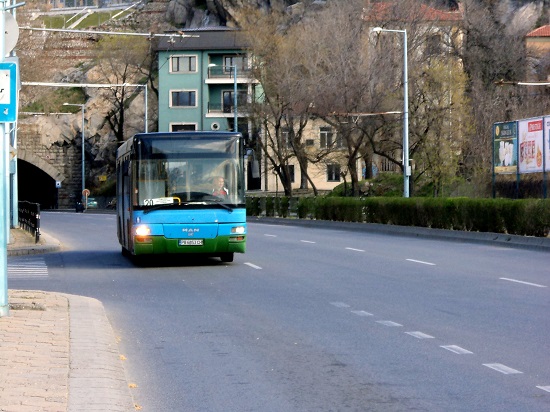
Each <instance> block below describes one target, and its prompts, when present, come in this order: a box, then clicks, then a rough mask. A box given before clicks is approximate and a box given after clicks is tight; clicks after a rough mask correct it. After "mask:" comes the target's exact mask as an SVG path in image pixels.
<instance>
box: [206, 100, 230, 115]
mask: <svg viewBox="0 0 550 412" xmlns="http://www.w3.org/2000/svg"><path fill="white" fill-rule="evenodd" d="M233 107H234V106H233V104H222V103H210V102H209V103H208V113H233Z"/></svg>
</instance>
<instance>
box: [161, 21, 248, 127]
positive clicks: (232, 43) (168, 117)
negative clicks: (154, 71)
mask: <svg viewBox="0 0 550 412" xmlns="http://www.w3.org/2000/svg"><path fill="white" fill-rule="evenodd" d="M245 50H246V44H245V43H244V42H243V41H242V40H241V37H240V36H239V32H238V30H234V29H229V28H215V29H212V28H209V29H202V30H201V29H199V30H189V31H184V32H179V33H175V34H174V37H163V38H162V39H161V40H160V42H159V45H158V59H159V62H158V66H159V124H158V128H159V131H163V132H175V131H183V130H231V131H233V130H239V131H240V132H241V133H243V135H244V136H245V137H248V120H247V116H246V113H245V111H244V109H245V107H246V102H247V101H248V99H249V96H252V95H253V93H254V90H253V89H254V84H255V82H254V81H253V80H251V79H250V77H249V72H250V68H249V67H250V66H249V61H248V57H247V54H246V51H245ZM235 92H236V94H235ZM239 106H240V107H241V110H239ZM235 122H236V123H237V125H235Z"/></svg>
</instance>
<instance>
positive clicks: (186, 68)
mask: <svg viewBox="0 0 550 412" xmlns="http://www.w3.org/2000/svg"><path fill="white" fill-rule="evenodd" d="M196 72H197V56H171V57H170V73H196Z"/></svg>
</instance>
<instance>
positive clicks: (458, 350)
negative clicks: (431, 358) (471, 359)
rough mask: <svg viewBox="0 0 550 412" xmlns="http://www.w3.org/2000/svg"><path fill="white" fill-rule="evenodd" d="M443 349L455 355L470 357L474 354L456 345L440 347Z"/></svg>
mask: <svg viewBox="0 0 550 412" xmlns="http://www.w3.org/2000/svg"><path fill="white" fill-rule="evenodd" d="M441 347H442V348H443V349H447V350H448V351H451V352H453V353H456V354H457V355H470V354H472V353H474V352H470V351H469V350H467V349H464V348H461V347H460V346H456V345H444V346H441Z"/></svg>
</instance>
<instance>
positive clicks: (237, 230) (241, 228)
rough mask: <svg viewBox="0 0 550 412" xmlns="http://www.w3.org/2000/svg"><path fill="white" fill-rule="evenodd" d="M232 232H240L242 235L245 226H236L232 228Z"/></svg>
mask: <svg viewBox="0 0 550 412" xmlns="http://www.w3.org/2000/svg"><path fill="white" fill-rule="evenodd" d="M231 233H232V234H239V235H242V234H244V233H245V227H244V226H235V227H232V228H231Z"/></svg>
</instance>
